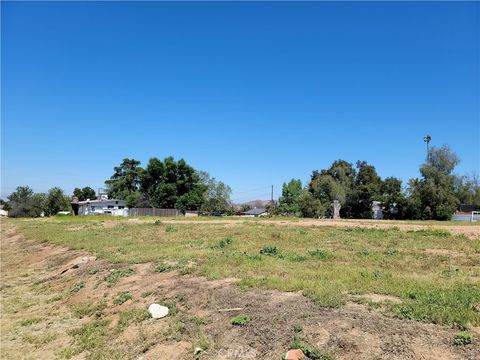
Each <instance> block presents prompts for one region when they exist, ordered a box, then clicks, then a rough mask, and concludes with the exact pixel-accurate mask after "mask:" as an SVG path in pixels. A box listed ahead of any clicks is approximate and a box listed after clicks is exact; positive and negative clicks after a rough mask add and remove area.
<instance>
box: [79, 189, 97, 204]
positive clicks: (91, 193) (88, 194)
mask: <svg viewBox="0 0 480 360" xmlns="http://www.w3.org/2000/svg"><path fill="white" fill-rule="evenodd" d="M73 196H75V197H77V198H78V200H79V201H85V200H87V199H90V200H95V199H96V198H97V195H96V193H95V190H93V189H92V188H91V187H90V186H85V187H84V188H82V189H80V188H75V189H74V190H73Z"/></svg>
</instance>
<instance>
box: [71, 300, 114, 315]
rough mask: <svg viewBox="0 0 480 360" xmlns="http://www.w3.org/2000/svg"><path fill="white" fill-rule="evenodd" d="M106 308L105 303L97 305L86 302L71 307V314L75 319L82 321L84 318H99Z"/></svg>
mask: <svg viewBox="0 0 480 360" xmlns="http://www.w3.org/2000/svg"><path fill="white" fill-rule="evenodd" d="M106 307H107V304H106V303H105V302H101V303H99V304H94V303H93V302H86V303H82V304H78V305H75V306H74V307H73V313H74V314H75V316H76V317H78V318H80V319H82V318H84V317H86V316H93V315H95V317H97V318H98V317H100V316H102V312H103V310H104V309H105V308H106Z"/></svg>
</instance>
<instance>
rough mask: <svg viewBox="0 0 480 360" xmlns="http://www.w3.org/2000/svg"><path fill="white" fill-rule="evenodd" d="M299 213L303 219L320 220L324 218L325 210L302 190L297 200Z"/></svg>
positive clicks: (314, 198)
mask: <svg viewBox="0 0 480 360" xmlns="http://www.w3.org/2000/svg"><path fill="white" fill-rule="evenodd" d="M298 206H299V211H300V214H301V216H302V217H305V218H315V219H318V218H321V217H323V216H325V211H326V208H325V206H324V205H323V204H322V202H321V201H320V199H317V198H316V197H315V196H313V195H312V193H311V192H309V191H307V190H303V191H302V193H301V194H300V196H299V199H298Z"/></svg>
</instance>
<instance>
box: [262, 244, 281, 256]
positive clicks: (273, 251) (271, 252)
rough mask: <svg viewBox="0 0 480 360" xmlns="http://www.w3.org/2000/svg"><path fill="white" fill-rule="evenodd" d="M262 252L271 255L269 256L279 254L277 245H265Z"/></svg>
mask: <svg viewBox="0 0 480 360" xmlns="http://www.w3.org/2000/svg"><path fill="white" fill-rule="evenodd" d="M260 254H262V255H269V256H275V255H277V254H278V250H277V247H276V246H264V247H263V248H262V249H261V250H260Z"/></svg>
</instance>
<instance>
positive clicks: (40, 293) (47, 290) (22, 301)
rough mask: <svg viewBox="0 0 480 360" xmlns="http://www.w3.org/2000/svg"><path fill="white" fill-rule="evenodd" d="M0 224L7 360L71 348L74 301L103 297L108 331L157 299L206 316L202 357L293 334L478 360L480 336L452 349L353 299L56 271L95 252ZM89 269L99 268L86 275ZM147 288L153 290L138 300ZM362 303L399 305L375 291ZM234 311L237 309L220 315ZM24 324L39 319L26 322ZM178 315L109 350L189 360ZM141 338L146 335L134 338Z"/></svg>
mask: <svg viewBox="0 0 480 360" xmlns="http://www.w3.org/2000/svg"><path fill="white" fill-rule="evenodd" d="M275 223H278V222H275ZM315 223H316V222H315ZM294 224H295V225H297V224H299V223H298V222H296V223H294ZM325 224H326V223H325ZM1 225H2V229H1V235H2V236H1V250H2V254H1V255H2V268H1V279H2V281H1V291H0V295H1V314H2V317H1V330H2V331H1V345H2V346H1V355H2V358H3V359H18V358H32V359H51V358H54V357H55V354H57V353H58V351H59V349H61V348H63V347H66V346H69V345H71V344H72V338H71V337H70V335H69V334H68V330H69V329H73V328H77V327H79V326H80V325H81V324H84V323H87V322H89V321H91V320H92V319H90V318H83V319H78V318H76V317H75V316H74V315H73V313H72V308H73V306H75V305H76V304H80V303H84V302H85V301H101V300H104V301H107V303H108V306H107V308H106V309H105V311H104V312H103V314H102V318H103V319H108V320H111V321H112V323H111V324H112V325H111V326H112V327H114V326H115V324H116V323H117V322H118V318H119V313H120V312H121V311H125V310H128V309H131V308H146V307H147V306H148V305H149V304H150V303H151V302H153V301H159V299H163V300H165V299H170V300H175V301H176V305H177V306H178V308H179V310H180V314H182V318H184V319H189V318H191V317H192V316H197V317H202V318H208V319H209V321H208V323H207V324H204V325H202V326H201V329H202V331H203V333H205V334H206V336H207V337H208V340H209V343H210V346H209V348H208V349H207V350H206V351H205V352H203V353H202V355H201V357H200V358H201V359H280V357H281V354H282V353H283V352H285V351H287V350H288V349H289V344H290V342H291V340H292V338H293V337H294V335H295V334H296V333H297V334H299V335H300V336H302V337H303V338H305V339H306V340H308V341H309V342H310V343H311V344H313V345H315V346H317V347H318V348H319V349H320V350H322V351H328V352H330V353H331V354H333V355H334V357H335V359H352V360H353V359H432V360H441V359H471V360H473V359H479V358H480V342H479V341H478V339H477V340H476V341H474V343H473V344H470V345H467V346H461V347H460V346H455V345H453V338H454V336H455V334H456V333H457V332H458V331H457V330H454V329H450V328H446V327H440V326H437V325H433V324H424V323H420V322H415V321H408V320H400V319H395V318H391V317H387V316H384V315H382V314H380V313H379V312H377V311H374V310H370V309H368V308H367V307H365V306H363V305H358V304H354V303H351V304H348V305H346V306H344V307H341V308H336V309H328V308H321V307H318V306H316V305H315V304H314V303H313V302H311V301H310V300H308V299H307V298H305V297H304V296H302V294H300V293H282V292H277V291H264V290H247V291H245V290H242V289H240V288H239V287H237V286H235V285H234V282H235V279H225V280H218V281H209V280H207V279H204V278H200V277H194V276H191V275H185V276H181V275H179V274H178V273H177V272H168V273H155V272H153V271H152V264H138V265H134V266H132V265H128V266H127V265H122V264H110V263H107V262H105V261H103V260H99V259H94V258H90V261H89V262H88V263H87V264H86V265H85V266H82V267H80V268H78V269H71V270H69V271H67V272H65V273H63V274H62V271H63V270H65V269H66V268H68V267H69V266H70V265H71V264H72V263H73V262H75V261H77V260H78V259H82V258H84V257H87V256H91V254H88V253H84V252H81V251H72V250H68V249H66V248H61V247H54V246H50V245H47V244H41V243H38V242H33V241H27V240H25V239H24V238H23V236H22V235H20V234H18V233H17V232H16V230H15V228H13V226H12V225H11V223H8V222H3V221H2V223H1ZM75 259H77V260H75ZM73 260H75V261H73ZM127 267H130V268H133V269H134V270H135V273H134V274H133V275H131V276H128V277H126V278H123V279H122V280H120V281H119V282H118V283H117V284H116V285H115V286H114V287H112V288H108V287H107V285H106V282H105V281H104V277H105V275H106V274H108V272H109V271H110V270H111V269H113V268H127ZM92 269H96V270H98V272H96V273H95V274H92V271H91V270H92ZM79 281H81V282H83V283H84V287H83V288H81V289H80V290H79V291H78V292H76V293H70V292H69V291H68V289H71V288H72V286H73V285H75V284H78V282H79ZM120 291H129V292H130V293H131V294H132V295H133V299H132V300H129V301H127V302H126V303H124V304H122V305H119V306H115V305H114V304H113V299H114V298H115V296H116V294H117V293H118V292H120ZM146 292H152V293H151V295H147V296H144V297H142V294H144V295H145V293H146ZM60 295H61V296H60ZM366 297H367V298H369V299H371V300H376V301H384V300H387V301H388V300H392V301H393V300H395V301H397V299H384V298H381V296H377V295H376V294H367V295H366ZM163 300H162V301H163ZM232 308H241V309H242V310H236V311H219V310H224V309H232ZM240 313H242V314H248V315H249V316H251V318H252V321H251V322H250V323H248V324H246V325H245V326H233V325H231V323H230V318H231V317H232V316H235V315H238V314H240ZM29 319H30V320H32V319H37V320H35V321H34V323H33V324H29V325H25V323H26V322H28V320H29ZM175 319H176V318H174V317H170V316H169V317H167V318H164V319H160V320H153V319H149V320H146V321H144V322H142V323H141V324H132V325H130V326H128V327H127V328H126V329H125V330H124V331H123V332H121V333H119V334H116V333H114V332H112V340H111V342H112V346H114V347H115V348H122V347H124V348H125V354H128V356H127V355H125V358H134V359H169V360H171V359H194V358H195V356H194V354H193V345H192V341H193V339H191V338H190V337H189V335H188V334H187V335H184V336H183V337H182V338H176V339H175V338H172V337H169V336H168V335H167V334H168V332H167V330H168V328H169V326H171V325H172V322H173V321H174V320H175ZM177 319H178V315H177ZM22 324H23V325H22ZM300 329H301V330H300ZM113 334H114V335H113ZM140 334H141V335H142V336H144V338H143V340H140V341H139V340H138V339H139V338H141V337H140ZM137 348H138V351H137ZM86 355H87V354H86V353H83V354H80V355H77V357H75V358H79V359H81V358H85V357H86ZM108 357H109V356H108V353H107V354H106V358H108Z"/></svg>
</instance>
